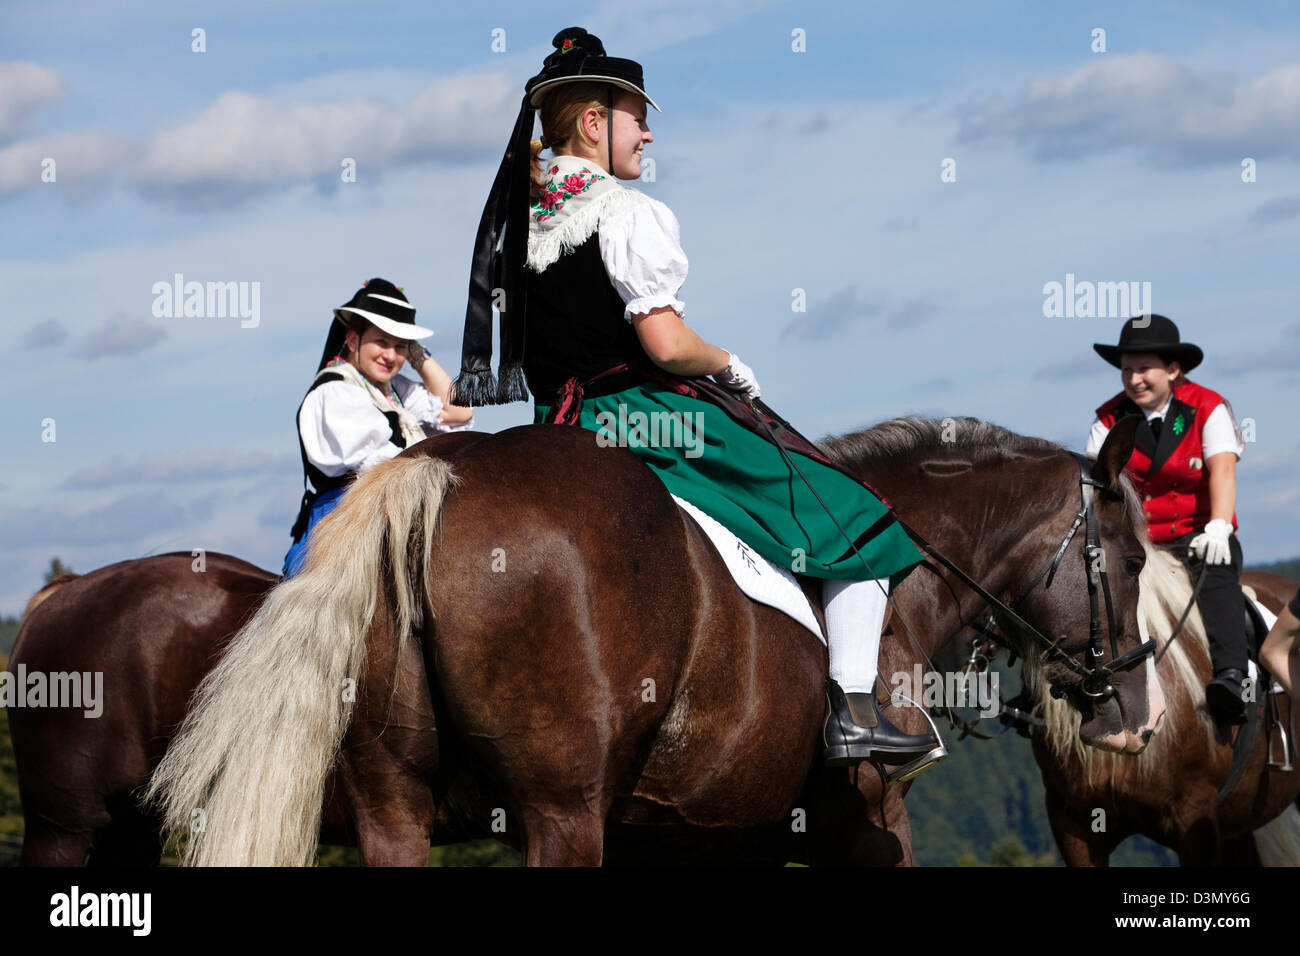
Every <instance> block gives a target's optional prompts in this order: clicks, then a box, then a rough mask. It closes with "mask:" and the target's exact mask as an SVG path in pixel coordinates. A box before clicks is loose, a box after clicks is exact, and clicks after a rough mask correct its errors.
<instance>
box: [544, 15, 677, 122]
mask: <svg viewBox="0 0 1300 956" xmlns="http://www.w3.org/2000/svg"><path fill="white" fill-rule="evenodd" d="M551 42H552V44H553V45H554V47H555V52H554V53H552V54H551V55H550V56H548V57H547V58H546V59H545V61H543V63H542V72H540V73H538V74H537V75H536V76H535V77H533V78H532V79H531V80H529V81H528V82H527V83H526V84H525V85H524V92H525V93H527V94H528V102H529V104H530V105H532V106H534V107H537V108H540V107H541V105H542V100H543V98H545V96H546V94H547V93H549V92H550V91H551V90H553V89H555V88H556V87H557V86H562V85H564V84H566V83H608V84H609V85H610V86H616V87H618V88H619V89H621V90H627V91H628V92H629V93H635V94H637V95H638V96H641V97H644V98H645V101H646V102H647V103H649V104H650V105H651V106H653V107H654V108H655V110H657V111H658V112H660V113H662V112H663V110H660V109H659V104H658V103H656V102H655V101H654V100H652V99H650V94H648V93H647V92H646V91H645V74H644V72H643V71H642V69H641V64H640V63H638V62H636V60H625V59H623V58H621V57H617V56H606V55H605V47H604V44H602V43H601V42H600V38H599V37H595V36H592V35H591V34H590V33H588V32H587V31H586V30H584V29H582V27H570V28H569V29H567V30H562V31H560V33H559V34H558V35H557V36H556V37H555V39H554V40H552V41H551Z"/></svg>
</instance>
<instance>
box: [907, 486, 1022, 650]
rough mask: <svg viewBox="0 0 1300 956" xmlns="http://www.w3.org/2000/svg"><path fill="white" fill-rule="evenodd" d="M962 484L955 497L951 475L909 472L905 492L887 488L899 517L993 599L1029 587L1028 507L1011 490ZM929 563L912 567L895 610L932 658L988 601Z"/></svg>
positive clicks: (935, 565) (931, 562)
mask: <svg viewBox="0 0 1300 956" xmlns="http://www.w3.org/2000/svg"><path fill="white" fill-rule="evenodd" d="M971 475H972V477H971V479H970V480H969V481H964V482H963V484H962V485H961V487H960V489H959V490H960V494H954V493H953V492H954V490H955V489H954V479H953V478H951V477H943V478H932V479H928V480H927V478H926V477H925V476H920V477H918V476H917V475H915V474H911V475H909V476H908V477H907V480H906V481H905V482H900V487H901V488H903V493H902V494H893V493H890V492H889V491H888V486H884V487H885V489H886V493H887V494H888V495H889V497H890V500H891V503H892V504H893V505H894V507H895V509H896V510H897V511H898V513H899V515H900V516H901V517H902V518H903V520H904V521H906V522H907V523H908V524H909V525H911V527H912V528H914V529H915V530H916V531H918V532H919V533H920V534H921V536H922V537H924V538H925V539H926V540H927V541H928V542H930V544H932V545H933V546H934V547H935V548H937V549H938V550H939V551H940V552H941V553H942V554H943V555H944V556H945V557H947V558H948V560H950V561H952V562H953V564H955V565H956V566H957V567H959V568H961V569H962V570H963V571H965V572H966V573H967V574H968V575H970V577H971V578H973V579H974V580H975V581H977V582H978V583H979V584H980V586H981V587H983V588H984V589H985V590H986V591H988V592H989V593H990V594H993V595H994V596H995V597H1005V595H1006V594H1007V593H1008V592H1011V591H1016V590H1017V589H1018V588H1021V587H1023V586H1027V585H1028V580H1025V581H1024V583H1023V585H1022V584H1021V583H1020V579H1021V578H1022V577H1025V576H1026V574H1025V572H1024V571H1023V568H1022V565H1024V564H1025V561H1024V560H1023V558H1022V557H1021V556H1020V552H1022V551H1023V547H1024V540H1023V539H1024V537H1025V533H1026V532H1027V531H1029V530H1031V529H1030V528H1029V526H1028V523H1027V521H1026V517H1025V512H1024V507H1023V504H1022V503H1021V502H1019V501H1017V500H1016V497H1015V496H1014V495H1013V494H1010V493H1008V490H1007V488H1006V486H1005V485H1002V484H1000V483H998V482H995V481H992V480H987V479H982V480H981V479H976V478H975V477H973V476H974V473H973V472H972V473H971ZM929 563H930V564H931V565H933V566H934V568H935V569H936V570H938V571H940V573H941V575H942V577H940V576H939V575H936V574H934V573H932V572H931V571H930V570H928V569H926V568H917V569H916V570H914V571H913V572H912V573H911V574H910V575H909V576H908V578H907V580H906V581H904V582H903V584H902V586H900V588H899V591H898V595H897V601H896V606H897V607H898V608H899V613H900V615H902V616H903V618H904V622H905V624H906V626H907V627H908V629H909V630H910V631H912V632H913V636H914V638H915V639H916V641H917V643H918V644H920V646H921V648H922V649H923V650H924V651H925V653H926V654H934V653H935V652H937V651H938V650H939V649H940V648H941V647H943V645H944V644H946V643H947V642H948V641H949V640H951V639H952V638H954V637H956V636H957V634H958V633H959V632H960V631H961V630H962V628H963V627H964V626H965V625H967V624H969V623H970V621H971V620H972V619H973V618H975V617H977V616H978V615H979V614H980V613H981V612H982V610H983V609H985V608H986V607H987V605H986V603H985V602H984V600H983V599H982V598H980V597H979V595H977V594H976V593H975V592H974V591H972V590H971V589H970V588H969V587H967V586H966V585H965V584H963V583H962V582H961V581H960V580H958V579H957V578H956V577H955V576H954V575H952V574H951V573H950V572H948V571H946V570H944V569H942V568H940V566H939V565H937V564H935V562H933V561H930V562H929Z"/></svg>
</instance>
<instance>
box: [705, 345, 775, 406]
mask: <svg viewBox="0 0 1300 956" xmlns="http://www.w3.org/2000/svg"><path fill="white" fill-rule="evenodd" d="M727 354H729V355H730V356H731V361H730V362H728V363H727V367H726V368H724V369H723V370H722V371H721V372H718V373H717V374H716V375H714V376H713V378H714V380H715V381H716V382H717V383H718V384H719V385H721V386H722V387H723V388H729V389H731V390H732V391H733V392H744V393H745V395H746V396H747V397H748V398H751V399H754V398H758V397H759V396H760V395H762V394H763V393H762V391H761V390H760V389H759V387H758V380H757V379H756V378H754V370H753V369H751V368H750V367H749V366H748V365H746V364H745V363H744V362H742V361H741V360H740V359H739V358H737V356H736V353H735V352H729V353H727Z"/></svg>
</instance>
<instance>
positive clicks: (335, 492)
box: [280, 487, 347, 579]
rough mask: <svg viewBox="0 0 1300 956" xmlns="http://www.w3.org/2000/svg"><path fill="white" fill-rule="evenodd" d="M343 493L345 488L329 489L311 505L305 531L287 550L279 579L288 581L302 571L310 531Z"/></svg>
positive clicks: (309, 541) (337, 501)
mask: <svg viewBox="0 0 1300 956" xmlns="http://www.w3.org/2000/svg"><path fill="white" fill-rule="evenodd" d="M345 491H347V488H346V487H340V488H331V489H330V490H329V491H327V492H325V493H324V494H322V495H321V496H320V497H319V498H317V499H316V501H315V503H313V504H312V506H311V511H309V512H308V513H307V530H306V531H304V532H303V533H302V536H301V537H299V538H298V539H297V540H295V541H294V543H293V544H292V545H291V546H290V548H289V553H288V554H286V555H285V556H284V569H283V570H282V571H281V572H280V577H282V578H285V579H288V578H291V577H293V576H294V575H295V574H297V573H298V572H299V571H301V570H302V563H303V561H305V560H306V558H307V545H308V544H310V543H311V529H312V528H314V527H316V525H317V524H318V523H319V522H320V520H321V518H324V517H325V516H326V515H327V514H329V513H330V512H331V511H333V510H334V508H335V506H336V505H337V504H338V503H339V499H340V498H342V497H343V492H345Z"/></svg>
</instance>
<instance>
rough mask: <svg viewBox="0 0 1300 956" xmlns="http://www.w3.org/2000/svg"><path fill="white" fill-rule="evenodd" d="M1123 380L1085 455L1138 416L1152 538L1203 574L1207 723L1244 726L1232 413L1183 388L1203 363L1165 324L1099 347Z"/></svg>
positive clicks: (1238, 449) (1240, 446)
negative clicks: (1210, 669)
mask: <svg viewBox="0 0 1300 956" xmlns="http://www.w3.org/2000/svg"><path fill="white" fill-rule="evenodd" d="M1093 348H1094V349H1096V351H1097V354H1098V355H1100V356H1101V357H1102V358H1104V359H1105V360H1106V361H1107V362H1109V363H1110V364H1111V365H1114V366H1115V367H1117V368H1118V369H1120V372H1121V380H1122V382H1123V385H1124V390H1123V391H1122V392H1120V393H1119V394H1118V395H1116V396H1115V397H1114V398H1112V399H1111V400H1110V401H1108V402H1106V404H1104V405H1102V406H1101V407H1100V408H1098V409H1097V420H1096V421H1095V422H1094V423H1093V426H1092V433H1091V434H1090V435H1089V436H1088V448H1087V454H1088V455H1090V456H1096V454H1097V452H1098V450H1099V449H1100V448H1101V444H1102V442H1103V441H1105V439H1106V433H1107V432H1108V431H1109V430H1110V428H1111V426H1113V425H1114V424H1115V422H1117V421H1118V420H1119V419H1121V418H1124V417H1127V416H1129V415H1138V414H1140V415H1142V416H1143V417H1144V418H1145V422H1144V423H1143V424H1142V425H1140V426H1138V432H1137V444H1136V446H1135V447H1134V449H1133V457H1132V458H1130V459H1129V463H1128V466H1127V467H1126V469H1125V470H1126V471H1127V472H1128V475H1129V477H1130V478H1132V479H1133V483H1134V484H1135V485H1136V487H1137V490H1138V493H1139V494H1140V495H1141V496H1142V500H1143V510H1144V512H1145V513H1146V519H1147V534H1148V535H1149V536H1150V538H1151V540H1152V542H1154V543H1155V544H1157V545H1159V546H1161V547H1164V548H1168V549H1170V550H1172V551H1173V552H1174V553H1175V554H1177V555H1178V556H1179V557H1180V558H1182V559H1183V561H1184V562H1186V563H1187V565H1188V568H1189V570H1190V572H1191V575H1192V580H1193V581H1195V580H1196V579H1197V578H1198V576H1200V575H1201V573H1202V571H1204V576H1205V579H1204V583H1203V584H1202V586H1201V591H1200V595H1199V596H1198V598H1197V602H1196V603H1197V607H1199V608H1200V610H1201V617H1202V619H1203V620H1204V621H1205V630H1206V633H1207V635H1208V636H1209V641H1210V658H1211V660H1212V661H1213V664H1214V678H1213V680H1211V681H1210V683H1209V684H1208V685H1207V686H1206V688H1205V699H1206V705H1207V707H1208V708H1209V710H1210V713H1211V714H1212V715H1213V716H1214V717H1215V718H1216V719H1218V720H1220V721H1222V722H1223V723H1228V724H1235V723H1241V722H1243V721H1244V720H1245V710H1246V707H1245V694H1244V691H1243V687H1242V684H1243V681H1244V680H1245V677H1246V632H1245V625H1244V615H1245V604H1244V598H1243V597H1242V594H1241V583H1240V577H1241V545H1240V544H1238V543H1237V536H1236V535H1235V534H1234V533H1233V532H1235V531H1236V530H1237V516H1236V514H1235V508H1236V501H1237V459H1238V458H1240V457H1241V453H1242V452H1243V451H1245V447H1246V446H1245V444H1244V443H1243V442H1242V440H1241V432H1240V430H1239V429H1238V428H1237V422H1236V420H1235V419H1234V418H1233V414H1232V406H1231V405H1229V404H1228V402H1227V400H1226V399H1225V398H1224V397H1223V396H1222V395H1220V394H1219V393H1218V392H1216V391H1214V390H1213V389H1209V388H1206V387H1205V386H1204V385H1198V384H1197V383H1195V382H1193V381H1191V380H1189V379H1188V378H1187V373H1188V372H1190V371H1191V370H1192V369H1194V368H1195V367H1196V366H1197V365H1199V364H1200V363H1201V359H1202V358H1203V357H1204V355H1203V353H1202V352H1201V350H1200V349H1199V348H1197V347H1196V346H1195V345H1192V344H1191V343H1190V342H1182V341H1180V340H1179V336H1178V326H1176V325H1174V323H1173V322H1171V321H1170V320H1169V319H1167V318H1165V317H1164V316H1163V315H1149V316H1140V317H1138V318H1134V319H1130V320H1129V321H1128V322H1125V323H1124V328H1123V331H1121V332H1120V337H1119V344H1118V345H1102V344H1096V345H1094V346H1093Z"/></svg>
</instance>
